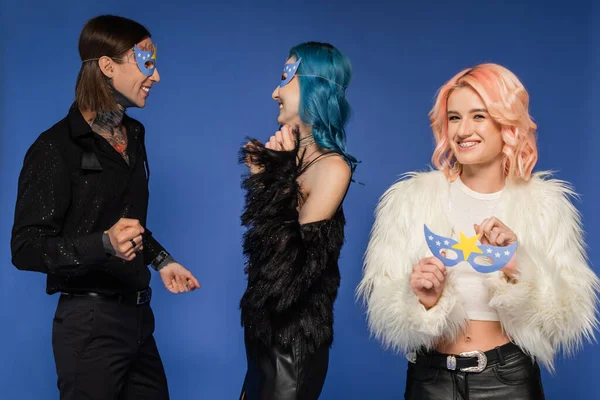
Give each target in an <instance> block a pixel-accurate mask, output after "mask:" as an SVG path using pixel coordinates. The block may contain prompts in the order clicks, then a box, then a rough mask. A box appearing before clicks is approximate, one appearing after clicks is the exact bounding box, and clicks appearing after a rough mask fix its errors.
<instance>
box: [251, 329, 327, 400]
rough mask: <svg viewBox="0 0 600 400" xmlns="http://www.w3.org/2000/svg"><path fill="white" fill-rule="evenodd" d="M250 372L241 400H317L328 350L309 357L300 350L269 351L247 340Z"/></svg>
mask: <svg viewBox="0 0 600 400" xmlns="http://www.w3.org/2000/svg"><path fill="white" fill-rule="evenodd" d="M245 344H246V358H247V360H248V371H247V372H246V378H245V380H244V387H243V388H242V393H241V395H240V399H243V400H316V399H318V398H319V395H320V394H321V390H322V389H323V384H324V383H325V377H326V376H327V368H328V365H329V347H328V346H325V347H321V348H318V349H317V350H316V351H315V352H314V353H313V354H310V355H308V354H306V353H305V352H304V351H302V349H301V348H300V346H297V345H293V346H292V347H290V348H283V347H281V346H278V345H273V346H270V347H267V346H265V345H264V344H262V343H260V342H258V341H254V340H250V339H248V337H246V338H245Z"/></svg>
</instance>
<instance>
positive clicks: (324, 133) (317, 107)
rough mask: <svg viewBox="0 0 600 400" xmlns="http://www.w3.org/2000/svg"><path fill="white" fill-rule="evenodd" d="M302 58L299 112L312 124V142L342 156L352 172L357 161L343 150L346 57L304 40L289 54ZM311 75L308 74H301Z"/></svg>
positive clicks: (349, 70)
mask: <svg viewBox="0 0 600 400" xmlns="http://www.w3.org/2000/svg"><path fill="white" fill-rule="evenodd" d="M292 56H294V57H296V60H298V59H300V58H302V61H301V62H300V66H299V67H298V70H297V72H296V74H297V75H298V76H297V77H296V78H297V79H299V81H298V83H299V85H300V106H299V110H298V111H299V115H300V119H301V120H302V122H304V123H305V124H307V125H310V126H312V133H313V137H314V139H315V143H316V144H317V145H318V146H319V147H321V148H323V149H327V150H330V151H333V152H335V153H338V154H339V155H340V156H342V157H343V158H344V159H345V160H346V162H347V163H348V165H349V166H350V169H351V170H352V172H354V169H355V168H356V164H358V161H357V160H356V158H354V157H352V156H351V155H350V154H349V153H348V152H347V150H346V130H345V128H344V127H345V125H346V122H347V121H348V119H349V117H350V113H351V109H350V103H348V100H347V99H346V88H347V87H348V85H349V84H350V81H351V80H352V66H351V65H350V60H349V59H348V57H346V56H345V55H343V54H342V53H341V52H340V51H339V50H338V49H336V48H335V47H333V46H332V45H330V44H328V43H319V42H306V43H302V44H299V45H298V46H295V47H293V48H292V49H291V50H290V52H289V57H292ZM302 75H311V76H302Z"/></svg>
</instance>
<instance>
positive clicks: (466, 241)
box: [425, 225, 517, 274]
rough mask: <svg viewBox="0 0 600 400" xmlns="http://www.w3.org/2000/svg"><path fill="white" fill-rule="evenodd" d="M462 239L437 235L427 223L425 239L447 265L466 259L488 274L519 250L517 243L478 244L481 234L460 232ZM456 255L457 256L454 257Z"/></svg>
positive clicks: (432, 250)
mask: <svg viewBox="0 0 600 400" xmlns="http://www.w3.org/2000/svg"><path fill="white" fill-rule="evenodd" d="M459 236H460V241H456V240H454V239H451V238H447V237H444V236H439V235H436V234H435V233H433V232H431V230H429V228H428V227H427V225H425V241H426V242H427V246H428V247H429V250H431V252H432V253H433V255H434V256H435V257H436V258H438V259H439V260H440V261H441V262H443V263H444V265H445V266H446V267H453V266H455V265H456V264H458V263H460V262H463V261H466V262H468V263H469V264H471V267H473V269H474V270H475V271H477V272H480V273H482V274H488V273H490V272H495V271H498V270H500V269H502V268H504V267H505V266H506V264H508V262H509V261H510V260H511V258H512V257H513V255H514V254H515V251H516V250H517V243H516V242H515V243H513V244H511V245H508V246H505V247H498V246H485V245H477V244H476V243H475V242H476V241H477V239H478V237H479V235H476V236H473V237H471V238H467V237H466V236H465V235H464V234H463V233H462V232H460V233H459ZM454 255H456V257H454Z"/></svg>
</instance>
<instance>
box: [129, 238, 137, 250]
mask: <svg viewBox="0 0 600 400" xmlns="http://www.w3.org/2000/svg"><path fill="white" fill-rule="evenodd" d="M129 241H130V242H131V244H132V245H133V247H134V248H135V247H136V246H137V244H136V243H135V240H133V239H130V240H129Z"/></svg>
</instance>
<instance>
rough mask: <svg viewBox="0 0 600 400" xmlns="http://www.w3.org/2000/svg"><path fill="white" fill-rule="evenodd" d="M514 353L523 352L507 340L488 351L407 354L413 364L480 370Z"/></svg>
mask: <svg viewBox="0 0 600 400" xmlns="http://www.w3.org/2000/svg"><path fill="white" fill-rule="evenodd" d="M516 353H523V351H522V350H521V348H520V347H519V346H517V345H516V344H514V343H512V342H509V343H507V344H505V345H502V346H498V347H496V348H494V349H491V350H488V351H485V352H484V351H479V350H475V351H468V352H464V353H460V354H444V353H439V352H437V351H430V352H426V353H419V354H415V353H413V354H412V355H410V354H409V356H407V358H408V360H409V361H410V362H412V363H414V364H418V365H424V366H429V367H432V368H438V369H445V370H448V371H456V370H459V371H462V372H475V373H478V372H482V371H483V370H484V369H485V368H486V367H487V366H488V365H492V364H496V363H498V362H500V363H501V364H503V363H504V360H505V359H506V358H507V357H509V356H511V355H513V354H516Z"/></svg>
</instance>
